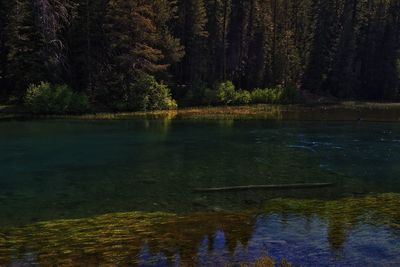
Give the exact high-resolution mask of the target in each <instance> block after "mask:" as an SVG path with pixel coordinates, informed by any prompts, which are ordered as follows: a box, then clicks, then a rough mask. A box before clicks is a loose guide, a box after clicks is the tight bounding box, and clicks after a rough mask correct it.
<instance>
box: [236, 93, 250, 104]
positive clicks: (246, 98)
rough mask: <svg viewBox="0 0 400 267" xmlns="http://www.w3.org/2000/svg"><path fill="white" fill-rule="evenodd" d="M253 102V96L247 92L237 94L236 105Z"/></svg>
mask: <svg viewBox="0 0 400 267" xmlns="http://www.w3.org/2000/svg"><path fill="white" fill-rule="evenodd" d="M250 102H251V94H250V92H249V91H246V90H239V91H237V92H236V93H235V101H234V104H237V105H246V104H249V103H250Z"/></svg>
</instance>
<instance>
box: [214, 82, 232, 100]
mask: <svg viewBox="0 0 400 267" xmlns="http://www.w3.org/2000/svg"><path fill="white" fill-rule="evenodd" d="M235 99H236V91H235V85H234V84H233V83H232V82H231V81H226V82H223V83H220V84H218V85H217V100H218V102H220V103H222V104H232V103H234V101H235Z"/></svg>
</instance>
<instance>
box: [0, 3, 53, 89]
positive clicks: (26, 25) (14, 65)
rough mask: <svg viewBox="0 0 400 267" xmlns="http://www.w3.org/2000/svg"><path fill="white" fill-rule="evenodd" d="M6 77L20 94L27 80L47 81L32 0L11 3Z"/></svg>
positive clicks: (7, 31)
mask: <svg viewBox="0 0 400 267" xmlns="http://www.w3.org/2000/svg"><path fill="white" fill-rule="evenodd" d="M5 36H6V49H7V51H8V53H7V62H8V65H7V74H6V75H7V76H8V78H9V79H10V83H9V84H10V86H11V87H13V88H14V90H13V92H12V94H13V95H14V96H16V97H22V96H23V95H24V93H25V90H26V88H27V87H28V85H29V84H30V83H37V82H39V81H42V80H46V78H47V77H46V68H45V67H44V65H43V63H42V61H41V59H42V57H41V54H40V52H41V48H42V47H43V40H42V37H41V35H40V33H39V31H38V30H37V28H36V27H35V14H34V6H33V3H32V1H29V0H16V1H13V2H12V3H11V4H10V16H9V23H8V25H7V28H6V32H5Z"/></svg>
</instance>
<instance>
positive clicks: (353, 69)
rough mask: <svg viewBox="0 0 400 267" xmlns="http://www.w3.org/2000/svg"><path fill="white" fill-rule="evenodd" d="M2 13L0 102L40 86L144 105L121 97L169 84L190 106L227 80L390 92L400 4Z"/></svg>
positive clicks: (300, 0) (0, 1)
mask: <svg viewBox="0 0 400 267" xmlns="http://www.w3.org/2000/svg"><path fill="white" fill-rule="evenodd" d="M0 12H1V14H0V37H1V39H0V63H1V64H0V90H1V91H0V95H1V98H2V99H12V100H14V101H21V100H22V99H23V98H24V96H25V95H26V91H27V90H28V88H29V86H30V85H31V84H39V83H40V82H48V83H49V84H66V85H68V87H69V88H72V90H73V91H74V92H76V93H78V92H79V94H84V95H86V96H87V97H88V100H89V101H90V102H91V103H97V104H101V105H104V106H112V105H114V106H117V107H118V106H119V107H120V108H121V109H143V107H144V106H143V105H142V104H141V103H139V104H138V103H135V104H133V105H130V104H129V103H128V104H126V103H127V102H130V101H131V102H132V101H133V102H135V101H136V102H137V101H138V100H137V99H140V101H141V102H143V101H146V99H147V100H148V98H146V97H147V95H146V94H147V91H149V90H156V91H157V92H156V93H155V94H157V93H159V91H160V90H161V91H162V92H161V95H162V97H163V96H166V97H168V94H169V91H168V90H171V91H172V96H173V97H174V98H175V99H177V100H178V101H181V102H182V103H183V102H185V100H187V101H188V102H189V104H199V103H201V102H202V101H203V100H202V99H207V97H210V95H212V93H213V90H218V84H219V83H224V82H226V81H232V82H233V84H234V86H235V87H236V88H237V89H236V90H238V89H242V90H247V91H248V92H249V93H251V92H252V91H254V90H255V88H292V89H293V88H294V89H295V90H307V91H309V92H312V93H314V94H320V95H331V96H334V97H338V98H343V99H368V100H379V101H380V100H388V101H395V100H398V98H399V87H400V85H399V84H400V70H399V69H400V0H177V1H176V0H0ZM224 85H225V86H226V87H229V86H233V85H231V84H230V83H224ZM48 87H49V85H48ZM160 88H161V89H160ZM247 91H242V92H247ZM243 97H244V98H245V99H246V97H247V96H246V95H243ZM203 102H204V101H203ZM205 102H207V101H205ZM211 102H212V101H211V100H210V103H211ZM244 102H246V101H244ZM118 103H125V104H122V105H119V104H118ZM154 108H157V106H156V105H155V106H154Z"/></svg>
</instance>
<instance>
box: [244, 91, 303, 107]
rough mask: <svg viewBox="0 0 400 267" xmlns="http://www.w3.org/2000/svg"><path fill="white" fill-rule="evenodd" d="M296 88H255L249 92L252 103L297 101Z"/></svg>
mask: <svg viewBox="0 0 400 267" xmlns="http://www.w3.org/2000/svg"><path fill="white" fill-rule="evenodd" d="M297 94H298V90H297V89H296V88H294V89H293V88H291V89H290V91H289V89H287V88H283V87H275V88H265V89H260V88H257V89H255V90H254V91H253V92H251V102H252V103H254V104H282V103H294V102H297Z"/></svg>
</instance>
